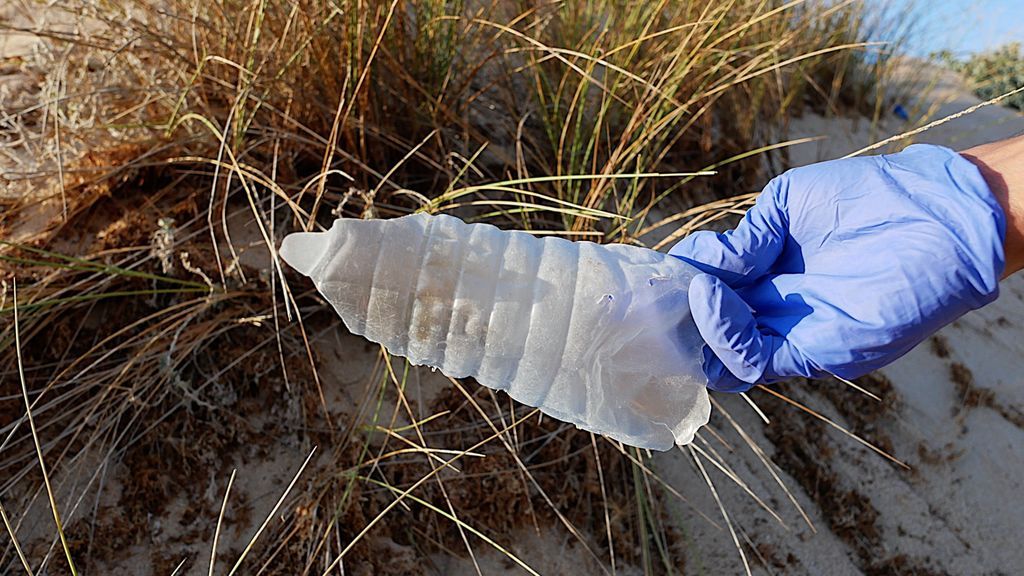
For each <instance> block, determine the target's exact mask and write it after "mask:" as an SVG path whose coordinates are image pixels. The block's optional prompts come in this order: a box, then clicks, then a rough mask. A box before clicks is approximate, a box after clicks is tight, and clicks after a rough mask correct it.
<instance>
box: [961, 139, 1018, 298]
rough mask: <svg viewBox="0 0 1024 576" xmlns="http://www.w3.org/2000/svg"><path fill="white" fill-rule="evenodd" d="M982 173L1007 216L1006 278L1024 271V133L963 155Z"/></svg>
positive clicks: (1004, 246) (1005, 241)
mask: <svg viewBox="0 0 1024 576" xmlns="http://www.w3.org/2000/svg"><path fill="white" fill-rule="evenodd" d="M960 155H961V156H963V157H964V158H966V159H967V160H968V161H970V162H971V163H973V164H974V165H975V166H977V167H978V170H980V171H981V175H982V177H983V178H985V181H986V182H987V183H988V187H989V189H990V190H991V191H992V194H993V195H995V197H996V200H998V201H999V204H1000V205H1001V206H1002V207H1003V213H1004V214H1005V215H1006V238H1005V239H1004V241H1003V250H1004V252H1005V257H1006V268H1005V271H1004V272H1003V278H1006V277H1007V276H1009V275H1011V274H1013V273H1015V272H1017V271H1019V270H1021V269H1022V268H1024V134H1022V135H1020V136H1017V137H1015V138H1010V139H1007V140H1000V141H998V142H991V143H989V144H982V145H981V146H975V147H974V148H970V149H968V150H964V151H963V152H961V153H960Z"/></svg>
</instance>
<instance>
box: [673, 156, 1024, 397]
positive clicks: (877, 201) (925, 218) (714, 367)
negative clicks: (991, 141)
mask: <svg viewBox="0 0 1024 576" xmlns="http://www.w3.org/2000/svg"><path fill="white" fill-rule="evenodd" d="M1005 228H1006V221H1005V217H1004V215H1003V211H1002V208H1001V207H1000V205H999V204H998V202H997V201H996V199H995V198H994V197H993V195H992V193H991V192H990V191H989V188H988V185H987V184H986V183H985V180H984V179H983V178H982V176H981V174H980V173H979V171H978V169H977V167H975V165H974V164H972V163H970V162H968V161H967V160H965V159H964V158H963V157H961V156H960V155H959V154H957V153H955V152H953V151H952V150H949V149H947V148H942V147H939V146H929V145H915V146H910V147H909V148H907V149H906V150H904V151H903V152H900V153H899V154H892V155H885V156H873V157H864V158H853V159H848V160H836V161H832V162H823V163H821V164H814V165H812V166H807V167H804V168H797V169H795V170H790V171H789V172H786V173H785V174H783V175H781V176H779V177H777V178H775V179H774V180H772V181H771V182H770V183H769V184H768V186H767V187H766V188H765V189H764V191H763V192H762V193H761V195H760V196H759V197H758V199H757V203H756V204H755V205H754V207H753V208H751V209H750V211H749V212H747V214H746V216H745V217H744V218H743V221H742V222H740V224H739V226H737V227H736V229H735V230H730V231H728V232H725V233H724V234H717V233H714V232H707V231H705V232H697V233H695V234H692V235H690V236H688V237H687V238H685V239H684V240H682V241H681V242H679V243H678V244H676V245H675V246H674V247H673V248H672V250H671V251H670V254H672V255H674V256H677V257H679V258H682V259H683V260H685V261H687V262H689V263H691V264H693V265H694V266H696V267H697V268H699V269H700V270H701V271H702V272H705V274H701V275H699V276H697V277H695V278H694V279H693V282H692V283H691V285H690V289H689V297H690V307H691V310H692V312H693V317H694V320H695V321H696V324H697V328H698V330H699V331H700V334H701V336H703V338H704V341H705V342H706V343H707V345H706V346H705V347H704V371H705V373H706V374H707V376H708V387H709V388H711V389H713V390H722V391H731V392H740V391H744V390H747V389H749V388H750V387H751V386H753V385H754V384H761V383H771V382H777V381H779V380H783V379H786V378H788V377H792V376H805V377H810V378H817V377H822V376H825V375H827V374H835V375H837V376H841V377H843V378H847V379H851V378H856V377H857V376H861V375H863V374H866V373H868V372H870V371H872V370H874V369H876V368H879V367H881V366H884V365H885V364H888V363H889V362H892V361H893V360H895V359H896V358H899V357H900V356H902V355H903V354H905V353H906V352H907V351H909V350H910V349H911V348H913V347H914V346H915V345H917V344H918V343H920V342H921V341H922V340H924V339H925V338H927V337H928V336H929V335H930V334H932V333H933V332H935V331H936V330H938V329H939V328H941V327H942V326H944V325H945V324H948V323H949V322H951V321H953V320H954V319H956V318H957V317H959V316H961V315H962V314H964V313H965V312H967V311H969V310H972V309H974V308H979V307H981V306H983V305H985V304H987V303H989V302H991V301H992V300H994V299H995V298H996V296H997V295H998V292H999V285H998V282H999V277H1000V275H1001V274H1002V271H1003V265H1004V256H1003V236H1004V234H1005Z"/></svg>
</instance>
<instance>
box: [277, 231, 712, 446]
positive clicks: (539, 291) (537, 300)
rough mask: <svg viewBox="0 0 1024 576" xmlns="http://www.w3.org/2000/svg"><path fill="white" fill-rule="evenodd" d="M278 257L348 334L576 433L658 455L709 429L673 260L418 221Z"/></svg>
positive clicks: (290, 249) (289, 245)
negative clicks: (305, 280) (473, 383)
mask: <svg viewBox="0 0 1024 576" xmlns="http://www.w3.org/2000/svg"><path fill="white" fill-rule="evenodd" d="M281 256H282V258H284V260H285V261H286V262H288V264H290V265H291V266H292V267H293V268H295V269H296V270H298V271H299V272H301V273H303V274H305V275H307V276H309V277H310V278H312V279H313V282H314V283H315V284H316V286H317V288H318V289H319V290H320V292H321V293H322V294H323V295H324V297H325V298H326V299H327V301H328V302H330V303H331V304H332V305H333V306H334V308H335V310H336V311H337V312H338V314H339V315H340V316H341V318H342V320H343V321H344V322H345V325H346V326H347V327H348V329H349V330H350V331H352V332H353V333H355V334H359V335H361V336H365V337H366V338H367V339H369V340H372V341H374V342H377V343H380V344H383V345H384V346H385V347H386V348H387V350H388V351H389V352H390V353H391V354H395V355H398V356H404V357H406V358H408V359H409V361H410V362H412V363H413V364H416V365H427V366H431V367H434V368H438V369H440V370H441V372H443V373H444V374H446V375H448V376H451V377H453V378H464V377H469V376H471V377H474V378H475V379H476V380H477V382H479V383H480V384H483V385H485V386H488V387H490V388H493V389H496V390H504V391H505V392H507V393H508V394H509V395H510V396H511V397H513V398H515V399H516V400H518V401H520V402H522V403H523V404H528V405H530V406H534V407H537V408H540V410H541V411H542V412H544V413H545V414H548V415H550V416H553V417H555V418H558V419H560V420H564V421H566V422H571V423H573V424H575V425H576V426H578V427H580V428H582V429H584V430H589V431H592V432H597V433H599V434H604V435H607V436H609V437H611V438H614V439H616V440H619V441H622V442H624V443H626V444H629V445H632V446H638V447H640V448H650V449H656V450H667V449H669V448H671V447H672V445H673V444H680V445H682V444H688V443H690V442H691V441H693V436H694V433H695V432H696V431H697V429H698V428H700V427H701V426H702V425H704V424H706V423H707V421H708V417H709V416H710V413H711V405H710V402H709V400H708V395H707V391H706V388H705V385H706V382H707V381H706V379H705V377H704V374H703V372H702V370H701V366H700V362H701V346H702V344H703V342H702V340H701V338H700V335H699V334H698V332H697V328H696V326H695V325H694V323H693V319H692V318H691V316H690V308H689V303H688V299H687V289H688V287H689V284H690V280H691V279H692V278H693V276H694V275H695V274H697V270H696V269H695V268H693V267H692V266H690V265H688V264H686V263H685V262H683V261H681V260H679V259H677V258H673V257H671V256H667V255H665V254H661V253H659V252H655V251H653V250H648V249H645V248H639V247H636V246H628V245H625V244H612V245H599V244H594V243H592V242H569V241H567V240H564V239H562V238H554V237H545V238H538V237H535V236H532V235H530V234H528V233H525V232H508V231H502V230H499V229H498V228H496V227H494V226H491V225H489V224H466V223H465V222H463V221H461V220H459V219H458V218H454V217H452V216H446V215H438V216H429V215H427V214H414V215H411V216H405V217H402V218H396V219H392V220H357V219H340V220H337V221H335V222H334V225H333V227H332V228H331V229H330V230H329V231H327V232H324V233H305V232H303V233H297V234H291V235H289V236H288V237H286V238H285V239H284V243H283V244H282V246H281Z"/></svg>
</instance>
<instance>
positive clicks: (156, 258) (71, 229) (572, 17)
mask: <svg viewBox="0 0 1024 576" xmlns="http://www.w3.org/2000/svg"><path fill="white" fill-rule="evenodd" d="M5 10H6V12H4V13H2V14H0V16H2V17H3V18H5V20H3V23H2V24H0V25H2V26H4V27H5V32H6V33H7V34H9V35H10V37H12V38H13V37H15V35H19V34H20V35H21V37H25V38H30V39H31V41H30V42H29V43H28V44H27V46H29V48H26V49H25V50H23V51H22V52H20V53H18V54H17V55H13V56H8V57H6V58H5V59H4V61H3V63H2V64H0V65H2V67H3V68H2V69H0V74H3V76H2V77H0V78H3V80H0V81H2V82H4V83H3V84H0V98H3V100H2V104H0V108H2V110H0V130H2V132H0V134H2V139H3V140H2V142H0V144H2V148H0V150H2V151H3V153H4V156H5V157H6V159H5V160H4V164H3V166H4V168H3V169H4V178H3V181H2V182H0V186H3V195H2V196H0V202H2V204H3V208H4V210H3V215H2V216H0V239H3V240H4V244H3V246H2V249H0V259H2V266H3V269H2V270H3V281H4V292H3V296H2V297H0V298H2V301H0V315H2V316H0V317H2V318H3V320H2V321H0V338H2V339H3V342H4V346H3V348H2V352H0V353H2V357H0V370H2V371H3V380H2V384H0V506H2V508H0V510H2V511H3V512H4V514H3V516H4V523H5V530H3V531H0V534H4V535H5V536H6V537H7V540H4V541H3V549H2V552H0V567H2V569H3V571H4V572H5V573H6V572H11V573H20V572H24V573H32V574H43V573H78V574H87V573H88V574H91V573H118V571H121V572H120V573H151V574H168V573H178V574H186V573H188V574H191V573H210V574H215V573H216V574H219V573H237V574H255V573H263V574H334V573H354V574H388V573H391V574H405V573H418V572H446V571H449V570H453V571H454V570H455V568H452V564H451V562H453V561H455V562H456V563H457V564H458V563H459V562H463V564H459V565H460V566H463V567H464V568H465V569H466V570H470V571H479V572H482V573H495V572H497V571H501V570H509V571H520V572H519V573H522V572H526V573H538V572H539V573H559V572H566V571H569V570H573V569H575V570H581V571H583V572H586V573H620V572H621V573H641V572H642V573H680V572H692V571H699V568H698V567H697V566H699V564H697V563H695V562H693V561H692V558H691V556H692V554H691V551H692V546H691V545H690V544H689V543H688V542H691V540H688V538H689V536H688V534H686V533H684V531H683V530H681V529H680V528H679V522H678V521H677V520H678V518H676V517H674V516H673V515H674V514H678V513H677V512H673V510H676V508H675V507H674V506H676V505H682V506H684V510H686V512H685V514H686V515H687V516H688V517H692V518H701V519H700V521H701V522H706V523H707V525H708V526H713V527H714V528H715V529H716V530H718V531H719V532H718V535H719V536H718V537H719V538H722V539H726V540H729V541H731V542H733V543H734V545H735V549H736V550H735V554H737V557H738V558H740V563H739V565H740V566H744V567H746V566H748V564H751V563H754V564H757V565H759V566H761V567H765V566H768V567H770V566H773V565H774V562H776V560H778V559H773V557H772V556H773V555H772V551H771V550H769V549H767V548H765V547H763V546H761V545H760V544H759V543H757V542H754V541H753V540H752V539H751V536H750V534H749V533H748V531H746V530H744V529H743V528H742V527H737V526H735V522H734V520H735V518H731V517H730V515H729V510H728V507H727V505H725V503H724V502H725V501H724V500H723V499H720V498H719V491H718V489H716V481H715V480H713V479H718V480H717V484H718V485H719V486H720V485H721V484H722V483H723V482H725V483H731V485H732V486H733V487H735V488H736V489H738V490H739V491H740V492H741V493H742V497H743V498H745V499H748V500H749V501H750V502H753V503H754V504H755V505H756V506H758V507H759V508H760V509H762V510H764V511H765V513H766V514H767V515H768V516H770V517H772V518H773V519H777V520H778V521H779V522H780V523H781V522H783V520H784V519H783V516H786V514H785V513H783V512H781V509H783V508H785V509H788V510H790V511H791V512H792V513H794V514H796V515H797V516H798V517H799V521H802V522H806V524H808V525H811V524H812V520H811V518H810V515H813V512H807V511H805V510H804V506H803V505H802V504H801V503H800V501H799V499H798V498H797V497H795V496H794V495H793V494H792V492H791V490H792V489H795V486H792V485H791V483H787V479H788V478H789V476H788V475H787V474H785V473H784V472H783V470H782V468H780V466H782V467H784V468H787V469H788V470H789V471H790V472H791V473H792V474H793V477H794V478H795V479H796V481H797V483H800V484H805V483H808V482H810V483H817V484H822V483H827V482H829V481H831V482H833V483H834V482H837V480H834V479H832V480H830V477H829V475H828V473H827V472H822V471H821V470H818V469H816V468H815V467H814V466H813V465H811V464H808V463H807V462H806V461H801V462H793V461H792V460H793V458H795V456H793V455H794V454H813V452H814V451H815V450H828V448H822V446H824V444H822V443H814V442H812V443H810V444H806V445H805V444H799V443H798V444H797V445H794V444H793V442H792V435H790V436H787V435H786V434H787V429H781V430H779V431H778V435H777V436H775V437H773V441H776V440H777V442H776V444H777V445H779V446H783V447H785V446H790V447H791V448H792V450H791V451H789V452H787V453H785V454H789V456H788V457H787V456H786V455H782V456H780V457H777V458H775V459H774V460H773V459H772V458H771V456H772V455H771V454H770V453H769V452H768V451H767V450H766V449H765V448H764V447H762V446H761V445H759V444H758V440H757V439H756V438H754V437H752V435H751V434H749V433H748V432H747V430H746V429H745V428H744V425H743V424H742V420H740V419H737V418H734V417H733V416H732V412H734V411H735V410H737V409H742V410H748V409H749V407H748V406H747V404H745V402H748V401H749V402H751V406H753V401H752V400H750V398H745V399H743V400H739V399H735V400H736V402H732V400H733V399H730V400H728V401H723V402H721V403H716V411H717V412H716V413H717V415H716V417H715V420H714V421H713V423H712V426H711V427H710V428H709V429H707V430H706V432H704V433H702V434H701V436H700V438H699V439H698V441H697V442H696V443H695V444H694V445H692V447H688V448H686V449H685V450H684V451H683V452H682V453H681V454H679V455H678V456H680V457H681V458H684V461H685V462H687V463H688V464H687V465H688V466H689V468H690V472H691V476H690V478H689V480H688V482H690V483H699V484H700V485H701V486H704V489H705V490H707V491H709V492H708V493H709V494H713V496H714V501H715V503H716V505H715V506H714V507H711V508H701V507H699V506H695V505H689V504H680V503H682V502H683V501H684V500H685V499H686V498H685V496H684V495H683V494H682V493H681V492H680V490H679V488H678V485H677V484H676V483H675V482H674V481H672V480H670V479H667V477H666V476H665V474H663V473H662V472H661V471H660V470H659V468H658V464H657V461H656V459H654V458H652V456H651V455H650V454H647V453H644V452H641V451H637V450H633V449H630V448H628V447H624V446H621V445H618V444H615V443H613V442H610V441H608V440H606V439H604V438H600V437H593V436H591V435H589V434H586V433H583V432H581V431H579V430H576V429H573V428H572V427H569V426H566V425H563V424H561V423H559V422H555V421H552V420H550V419H546V418H540V417H539V415H538V414H537V413H536V411H534V410H532V409H529V408H528V407H524V406H521V405H516V404H514V403H513V402H511V401H510V400H509V399H508V398H507V397H505V396H503V395H501V394H495V393H492V392H491V391H489V390H487V389H484V388H481V387H479V386H477V385H476V384H475V383H473V382H469V381H466V382H463V381H455V380H449V379H446V378H444V377H443V376H442V375H440V374H436V373H430V372H428V371H424V370H420V369H416V368H415V367H410V366H408V365H406V364H405V363H404V361H403V360H402V359H401V358H392V357H388V356H386V355H385V354H383V353H382V351H381V350H380V349H379V348H378V347H375V346H371V345H369V344H368V343H366V342H364V341H362V340H360V339H357V338H353V337H352V336H350V335H348V334H346V333H344V332H343V329H342V328H340V326H339V323H338V321H337V319H336V317H335V316H334V315H333V313H332V312H331V311H330V310H329V307H327V306H326V305H325V304H324V302H323V301H322V300H320V299H319V298H318V297H317V296H316V294H315V293H314V292H313V291H312V290H311V287H310V286H309V285H308V284H306V283H304V282H303V281H301V279H300V278H299V277H298V276H297V275H294V274H293V273H292V272H290V271H289V270H287V269H286V268H284V267H283V266H282V265H281V263H280V260H279V259H278V257H277V253H276V246H277V245H278V244H279V241H280V238H281V237H282V236H283V235H284V234H285V233H287V232H289V231H294V230H300V229H307V230H308V229H315V228H318V227H321V226H323V225H324V224H325V223H328V222H329V221H330V220H331V219H333V218H334V217H339V216H343V217H392V216H397V215H401V214H406V213H409V212H412V211H415V210H427V211H431V212H442V211H444V212H451V213H454V214H457V215H460V216H462V217H464V218H466V219H471V220H486V221H490V222H494V223H496V224H498V225H500V226H502V227H505V228H517V229H525V230H530V231H533V232H535V233H539V234H559V235H563V236H566V237H569V238H573V239H590V240H594V241H601V242H613V241H614V242H631V243H638V244H645V245H650V246H653V247H659V248H661V247H665V246H666V245H667V244H668V243H669V242H671V241H672V239H674V238H678V237H680V236H681V235H683V234H686V233H687V232H689V231H692V230H694V229H696V228H700V227H707V226H714V225H719V224H721V223H724V222H728V221H729V219H730V218H733V217H735V215H736V214H738V213H742V209H743V206H744V202H746V201H747V200H748V199H749V193H751V192H754V191H756V190H757V189H758V188H759V187H760V185H761V184H762V183H763V181H764V180H765V178H766V177H767V176H768V175H769V174H770V173H772V172H774V171H778V170H780V169H782V168H784V167H786V165H787V155H786V149H787V147H788V146H790V145H793V144H795V143H799V142H802V141H803V140H804V139H796V140H790V139H789V137H788V135H787V134H788V132H787V130H788V127H789V124H790V122H791V121H792V120H793V118H794V117H798V116H800V115H802V114H810V113H813V112H819V113H825V114H836V115H837V114H852V115H860V116H863V117H865V121H866V122H872V121H875V120H878V119H880V118H881V117H882V116H884V115H885V114H887V111H888V109H889V107H890V104H891V102H890V98H892V97H893V94H895V92H894V91H893V90H892V89H891V87H889V86H888V85H887V82H888V78H889V74H890V73H891V71H892V70H893V69H894V68H895V66H896V65H897V64H898V63H899V58H897V57H896V54H895V53H894V46H898V43H899V41H900V39H901V38H902V37H903V34H905V30H904V29H903V28H902V22H901V21H900V20H899V18H898V16H899V15H898V14H896V15H893V14H882V15H879V14H872V13H868V12H867V11H866V9H865V7H864V6H863V5H862V4H860V3H857V2H839V3H833V2H818V1H799V0H797V1H793V2H788V3H783V2H764V1H754V0H737V1H734V2H728V3H700V2H667V1H663V2H651V3H642V2H612V1H607V0H603V1H582V0H581V1H575V0H574V1H569V2H557V3H548V2H529V1H510V2H499V1H495V2H490V3H489V2H471V1H456V2H451V1H446V2H442V1H437V0H405V1H400V0H392V1H384V0H336V1H326V0H294V1H284V0H253V1H248V2H242V1H234V0H213V1H210V2H204V3H200V2H192V1H187V0H169V1H161V2H142V1H128V0H125V1H124V2H119V3H94V2H87V1H85V0H81V1H79V0H73V1H71V2H67V3H63V4H59V5H56V6H52V7H50V8H49V9H48V10H46V11H45V12H43V11H40V10H38V5H37V4H35V3H33V2H29V1H27V0H26V1H22V0H18V1H16V2H14V3H13V4H12V5H11V7H9V8H6V9H5ZM877 38H884V39H888V40H892V41H893V42H894V43H890V44H887V45H876V44H875V43H873V42H872V41H871V40H873V39H877ZM16 84H17V86H15V85H16ZM887 90H888V91H887ZM670 214H672V216H668V215H670ZM15 283H16V285H17V294H16V295H15ZM16 315H17V321H15V316H16ZM879 382H881V381H880V380H879V381H874V380H873V381H865V382H862V383H860V384H862V385H863V386H864V387H866V388H869V390H870V391H872V392H875V393H883V392H884V391H885V385H884V383H882V384H880V383H879ZM833 384H834V385H836V386H837V387H836V388H835V389H834V390H833V392H834V394H835V395H840V396H834V397H833V398H832V400H833V401H834V402H835V403H836V404H837V405H838V404H840V402H839V401H838V400H836V399H835V398H839V397H847V396H848V397H849V398H850V399H851V402H853V401H855V402H863V401H864V397H863V396H859V394H861V393H860V392H857V391H856V390H853V389H851V388H847V387H841V385H840V384H838V383H833ZM787 393H788V392H785V391H784V392H783V394H787ZM787 398H788V397H787ZM758 402H764V403H765V404H766V408H765V411H766V412H768V413H767V416H770V417H772V419H775V417H777V416H778V415H780V414H785V413H786V411H799V410H801V408H799V407H796V406H794V405H793V404H792V403H786V402H785V401H783V400H779V399H777V398H774V397H772V396H770V395H766V394H762V395H761V396H758ZM794 402H795V401H794ZM868 402H869V403H868V404H867V406H870V407H876V406H883V408H884V407H885V405H879V404H877V403H874V404H873V403H871V402H873V401H870V400H868ZM801 406H802V404H801ZM804 409H806V410H809V409H810V408H807V407H804ZM877 419H878V417H877V415H876V414H874V413H873V412H872V411H871V410H863V411H858V417H857V418H851V419H850V424H849V425H850V427H852V428H853V433H856V434H859V435H860V436H861V437H864V438H865V439H866V440H867V441H869V442H871V443H873V445H876V446H879V447H881V448H884V449H888V448H889V447H888V446H887V445H886V443H887V440H886V438H885V436H884V434H881V433H879V432H878V430H877V429H876V421H877ZM829 420H830V421H831V418H830V419H829ZM801 422H803V421H801ZM833 425H834V426H839V424H835V423H834V422H833ZM799 426H803V424H799ZM808 426H809V427H812V428H813V427H814V426H817V425H808ZM822 427H823V428H828V426H827V425H822ZM820 435H821V430H819V429H818V428H814V430H813V431H812V434H811V436H812V437H819V436H820ZM787 438H789V439H788V440H787ZM740 450H742V451H745V452H748V453H750V454H752V455H753V457H754V458H755V459H756V460H757V461H758V462H759V464H760V466H761V469H760V470H759V472H758V473H759V474H760V475H761V476H760V478H762V479H764V478H767V482H761V481H760V480H757V479H751V477H749V476H748V475H747V474H745V472H744V470H741V469H739V468H735V469H734V465H733V464H732V462H733V458H734V457H733V456H732V454H733V453H734V452H736V451H740ZM787 458H788V459H789V461H788V465H787ZM883 461H884V460H883ZM887 465H888V464H887ZM894 465H895V464H894ZM793 469H795V470H796V471H795V472H793ZM808 478H810V480H808ZM822 485H823V484H822ZM822 489H823V490H824V491H825V492H827V494H828V498H829V499H830V500H831V501H834V502H835V503H836V506H837V507H839V508H842V507H844V506H845V508H844V510H847V509H848V510H852V512H851V514H853V515H854V516H856V518H853V519H850V518H842V517H839V516H841V512H842V511H840V512H837V514H838V515H839V516H837V517H836V518H833V517H831V516H830V517H829V518H828V519H827V521H828V522H829V523H833V522H834V523H835V524H836V525H837V526H839V528H838V530H840V531H845V532H844V533H845V534H848V535H849V537H850V538H852V539H858V538H861V537H862V538H863V539H864V542H866V543H862V544H861V545H860V547H859V548H857V550H858V554H859V556H858V560H857V561H858V562H861V566H862V567H864V568H865V569H876V568H878V569H885V568H886V567H889V568H892V569H893V570H895V569H896V568H898V567H899V566H897V564H899V562H903V564H901V565H900V566H903V568H906V571H907V572H908V573H912V572H911V570H919V572H918V573H924V572H922V571H920V570H924V568H922V567H921V566H920V565H916V564H914V562H913V561H911V560H907V559H903V560H894V559H893V558H888V557H886V558H874V557H873V555H872V554H873V552H872V551H873V550H874V549H875V548H876V547H877V546H878V543H879V537H878V536H877V535H873V533H872V532H871V530H872V529H873V528H871V523H870V522H868V524H867V525H865V524H863V523H862V522H861V520H864V519H868V520H869V519H870V518H867V517H868V516H870V511H869V510H868V506H867V505H864V504H863V503H862V502H861V498H860V495H859V494H858V493H857V492H856V491H852V490H850V489H848V488H845V487H828V486H826V487H824V488H822ZM851 501H852V502H853V504H850V502H851ZM669 502H672V503H673V504H672V505H670V504H669ZM787 518H788V516H787ZM865 526H867V527H865ZM542 534H543V535H548V534H556V535H557V536H550V537H549V536H544V537H541V535H542ZM538 540H539V542H538ZM560 556H565V557H567V558H570V559H571V560H570V564H569V565H568V566H567V565H565V564H559V562H560V561H561V560H562V558H560ZM495 558H497V560H495ZM452 559H456V560H452ZM783 560H784V559H783ZM783 560H778V561H783ZM886 562H889V563H888V564H886ZM466 563H468V564H466ZM466 566H468V568H466ZM879 567H881V568H879ZM893 567H896V568H893ZM460 569H461V568H460ZM754 569H762V568H757V567H756V566H755V567H754ZM901 569H902V568H901Z"/></svg>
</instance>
